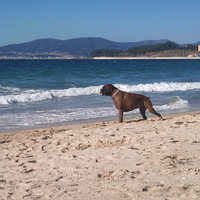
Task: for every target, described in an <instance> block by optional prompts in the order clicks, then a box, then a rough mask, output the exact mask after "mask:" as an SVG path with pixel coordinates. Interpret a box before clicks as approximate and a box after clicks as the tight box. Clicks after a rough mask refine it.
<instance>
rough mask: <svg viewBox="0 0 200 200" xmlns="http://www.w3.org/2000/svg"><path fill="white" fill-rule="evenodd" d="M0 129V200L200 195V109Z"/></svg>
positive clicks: (148, 198) (108, 199)
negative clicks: (64, 124)
mask: <svg viewBox="0 0 200 200" xmlns="http://www.w3.org/2000/svg"><path fill="white" fill-rule="evenodd" d="M163 119H164V120H162V121H161V120H159V119H158V118H157V116H151V117H148V119H147V120H141V117H136V118H134V119H126V120H125V121H124V123H118V122H117V121H116V120H114V121H99V122H94V123H85V124H76V125H66V126H58V127H50V128H43V129H32V130H23V131H16V132H9V133H4V134H0V144H1V145H0V152H1V158H0V159H1V167H0V191H1V195H2V196H1V199H2V200H4V199H52V200H56V199H68V200H73V199H74V200H75V199H87V200H90V199H91V200H92V199H97V200H101V199H105V200H116V199H126V200H132V199H140V200H154V199H171V200H175V199H183V200H186V199H199V198H200V183H199V177H200V167H199V161H200V154H199V152H200V145H199V143H200V134H199V130H200V111H193V112H184V113H176V114H166V115H163Z"/></svg>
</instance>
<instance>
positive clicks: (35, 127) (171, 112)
mask: <svg viewBox="0 0 200 200" xmlns="http://www.w3.org/2000/svg"><path fill="white" fill-rule="evenodd" d="M195 110H199V111H200V107H197V108H193V109H189V110H187V111H185V110H184V109H182V110H176V111H174V110H169V111H166V110H162V111H161V115H162V116H168V115H169V116H170V115H179V114H181V113H182V114H184V113H193V112H196V111H195ZM197 112H198V111H197ZM146 115H147V118H151V117H154V115H153V114H151V113H150V112H149V111H147V112H146ZM135 118H141V119H142V116H141V114H140V113H139V112H138V113H128V112H127V113H125V114H124V120H134V119H135ZM109 121H112V122H114V121H115V122H116V123H117V122H118V115H116V116H108V117H100V118H89V119H80V120H74V121H66V122H55V123H47V124H40V125H33V126H31V127H26V126H21V127H20V128H19V127H18V128H13V129H10V130H9V129H6V130H4V131H0V135H1V134H5V133H11V132H18V131H29V130H39V129H49V128H54V127H63V126H73V125H74V126H76V125H79V124H93V123H96V122H97V123H98V122H109Z"/></svg>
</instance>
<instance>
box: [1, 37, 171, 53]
mask: <svg viewBox="0 0 200 200" xmlns="http://www.w3.org/2000/svg"><path fill="white" fill-rule="evenodd" d="M167 41H169V40H167V39H163V40H146V41H140V42H113V41H110V40H107V39H104V38H95V37H87V38H76V39H69V40H58V39H49V38H46V39H38V40H34V41H31V42H26V43H21V44H10V45H7V46H2V47H0V52H3V53H6V52H11V51H13V52H26V53H44V52H55V51H59V52H68V54H70V55H73V56H86V57H88V56H89V54H90V52H91V51H93V50H97V49H119V50H127V49H129V48H131V47H135V46H144V45H154V44H161V43H165V42H167Z"/></svg>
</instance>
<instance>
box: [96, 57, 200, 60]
mask: <svg viewBox="0 0 200 200" xmlns="http://www.w3.org/2000/svg"><path fill="white" fill-rule="evenodd" d="M93 59H94V60H106V59H113V60H115V59H122V60H123V59H129V60H137V59H139V60H141V59H153V60H154V59H200V57H93Z"/></svg>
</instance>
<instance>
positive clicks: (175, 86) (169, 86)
mask: <svg viewBox="0 0 200 200" xmlns="http://www.w3.org/2000/svg"><path fill="white" fill-rule="evenodd" d="M114 85H115V86H116V87H117V88H119V89H120V90H123V91H127V92H173V91H187V90H200V82H193V83H183V82H182V83H175V82H160V83H152V84H138V85H128V84H114ZM102 86H103V85H99V86H89V87H85V88H80V87H77V88H75V87H74V88H68V89H60V90H33V89H31V90H22V89H20V88H12V87H1V86H0V105H6V104H12V103H24V102H37V101H44V100H48V99H53V98H62V97H73V96H83V95H96V94H99V92H100V89H101V88H102Z"/></svg>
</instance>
